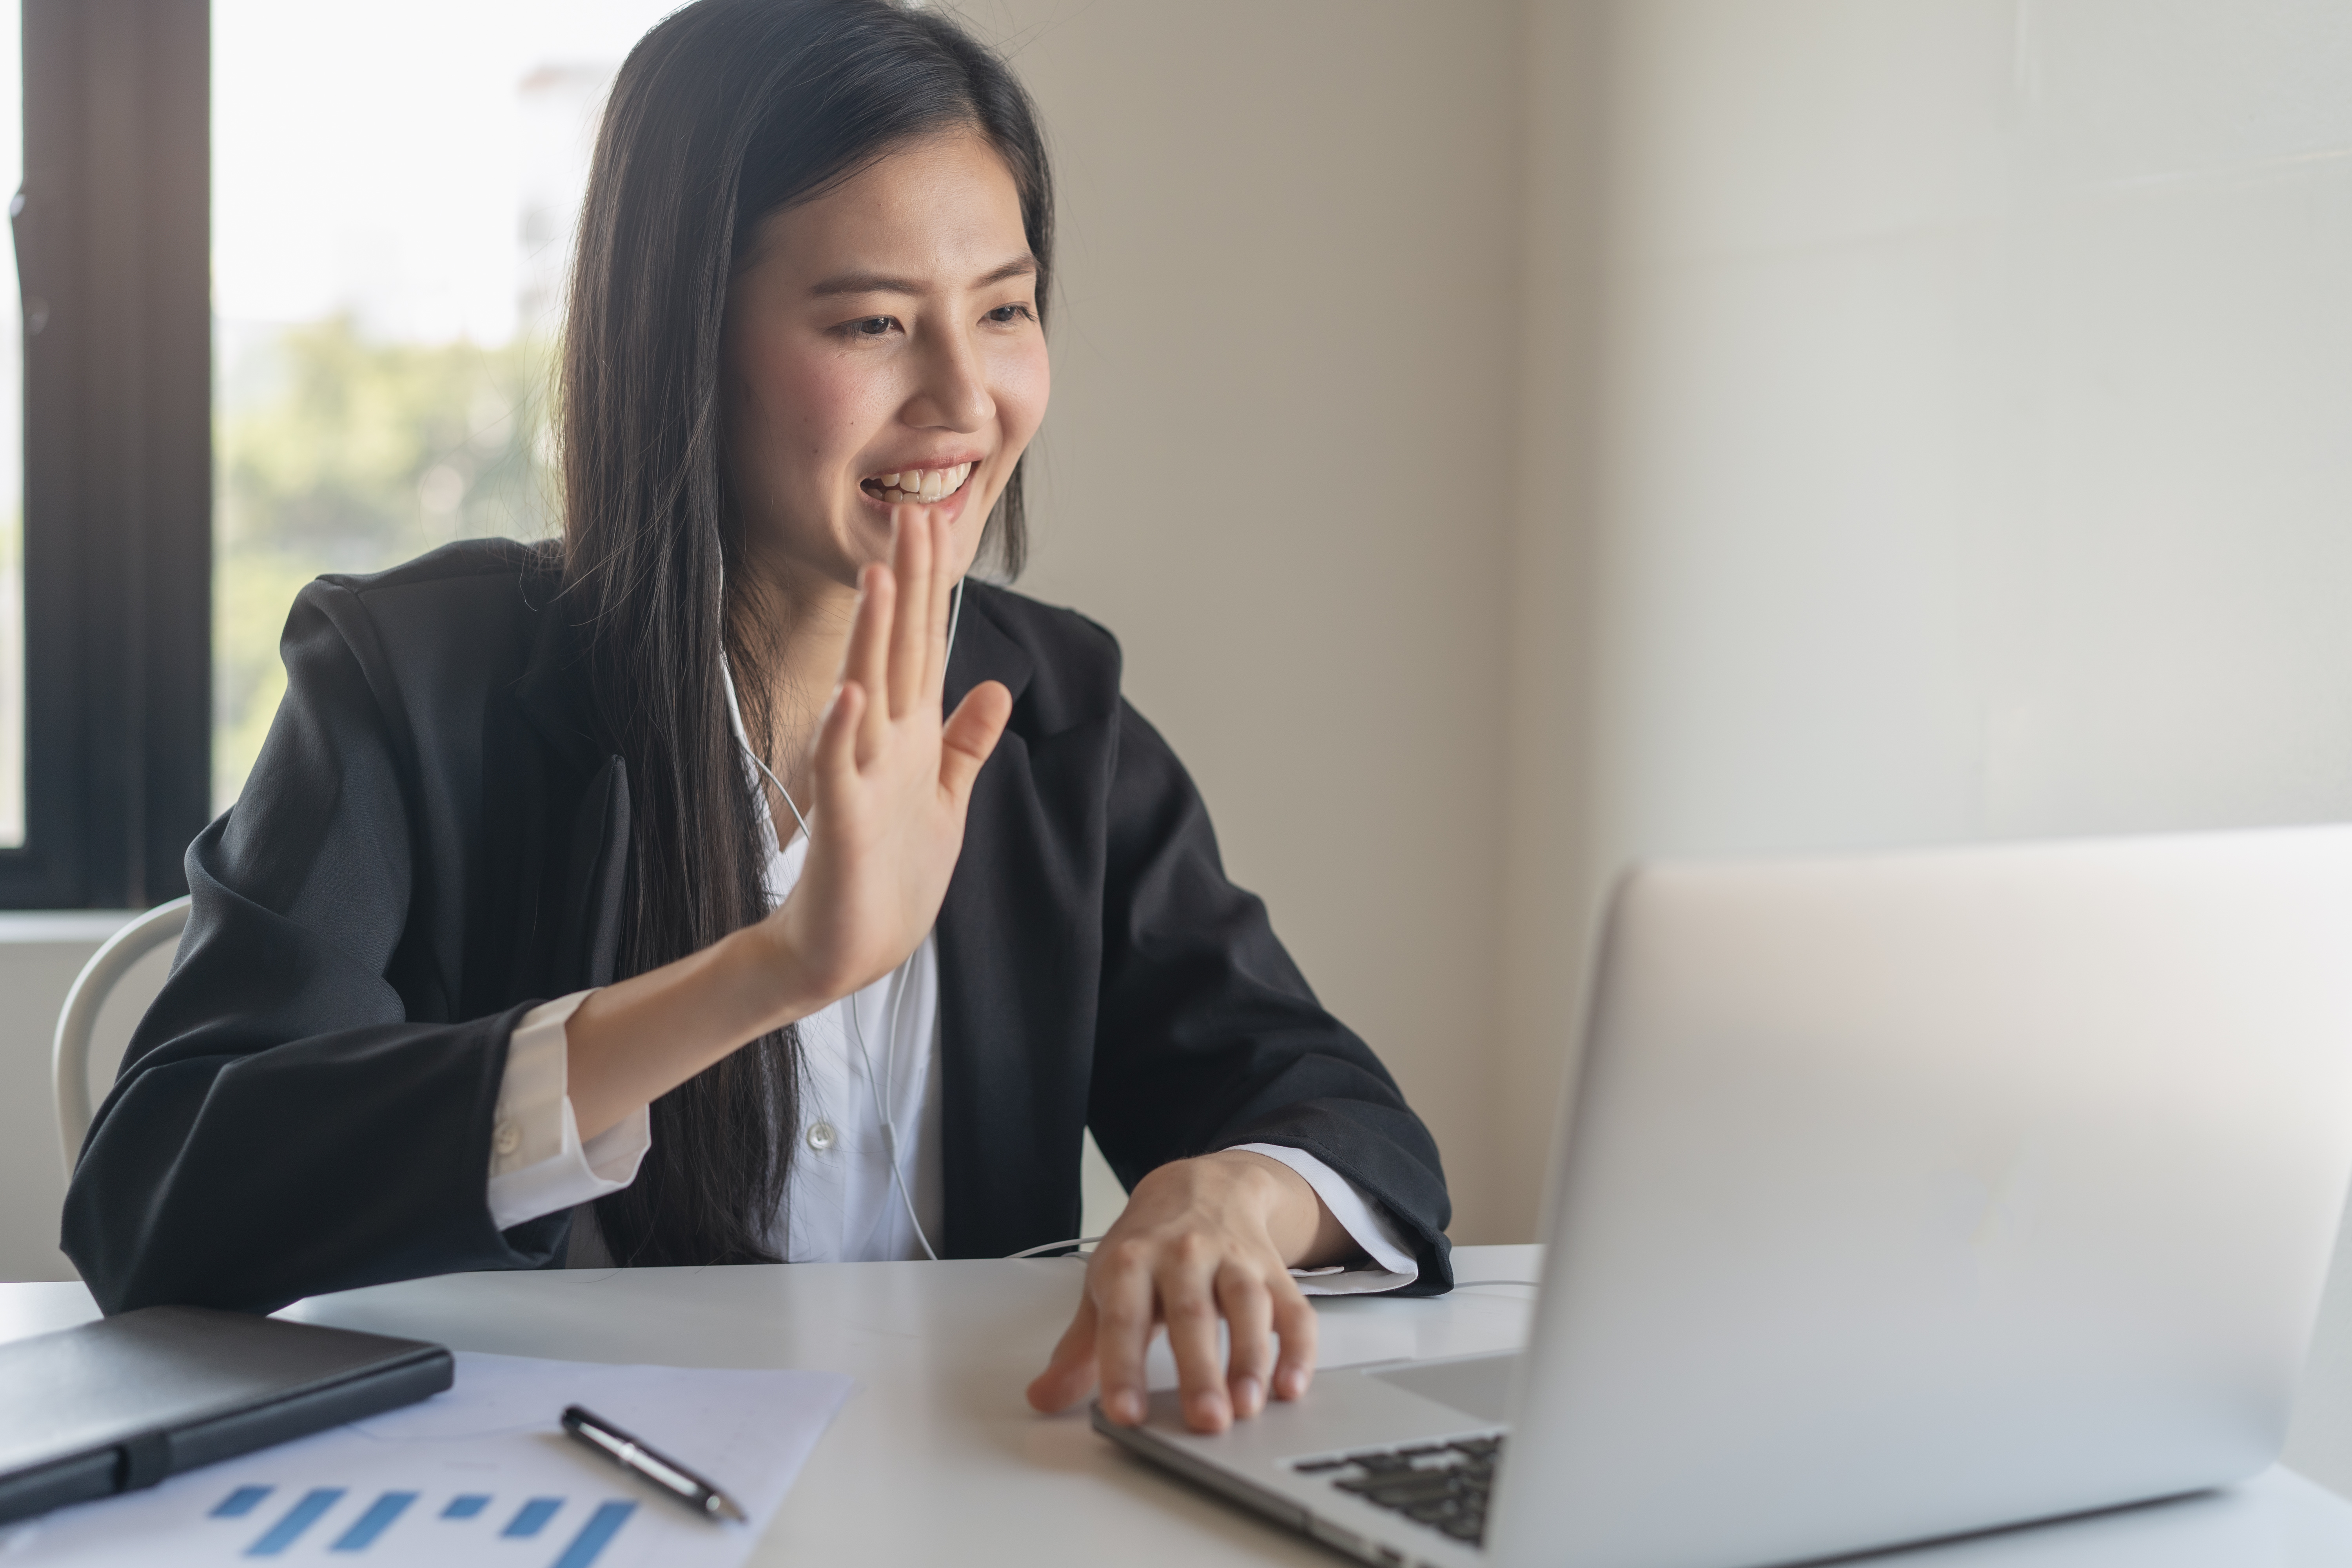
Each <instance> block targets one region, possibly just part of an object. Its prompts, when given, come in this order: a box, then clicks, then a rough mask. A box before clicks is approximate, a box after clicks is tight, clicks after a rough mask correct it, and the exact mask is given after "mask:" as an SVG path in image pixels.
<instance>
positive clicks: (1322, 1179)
mask: <svg viewBox="0 0 2352 1568" xmlns="http://www.w3.org/2000/svg"><path fill="white" fill-rule="evenodd" d="M1234 1147H1235V1148H1236V1149H1241V1150H1244V1151H1246V1152H1249V1153H1252V1154H1263V1155H1265V1157H1266V1158H1267V1159H1269V1160H1272V1161H1275V1162H1276V1163H1279V1164H1284V1165H1287V1166H1289V1167H1290V1168H1291V1169H1292V1170H1294V1171H1296V1172H1297V1173H1299V1175H1300V1176H1301V1177H1303V1178H1304V1179H1305V1180H1306V1183H1307V1185H1308V1186H1310V1187H1313V1188H1314V1189H1315V1195H1316V1196H1317V1197H1318V1198H1321V1199H1322V1200H1323V1206H1324V1207H1325V1208H1327V1209H1329V1210H1330V1211H1331V1217H1332V1218H1333V1219H1336V1220H1338V1221H1339V1228H1340V1229H1342V1230H1344V1231H1346V1232H1347V1233H1348V1236H1349V1239H1350V1240H1352V1241H1353V1242H1355V1244H1356V1245H1357V1246H1358V1247H1361V1248H1362V1249H1363V1252H1364V1256H1365V1257H1367V1258H1370V1259H1371V1260H1372V1261H1371V1266H1370V1268H1339V1267H1337V1266H1334V1267H1332V1268H1314V1269H1302V1268H1294V1269H1292V1270H1291V1271H1290V1273H1291V1277H1292V1278H1293V1279H1297V1281H1298V1289H1299V1292H1300V1293H1301V1294H1302V1295H1307V1296H1362V1295H1368V1294H1370V1292H1372V1291H1375V1290H1396V1289H1402V1288H1403V1287H1404V1286H1407V1285H1410V1284H1412V1282H1413V1281H1414V1280H1416V1279H1420V1278H1421V1265H1420V1264H1419V1263H1418V1262H1416V1261H1415V1260H1414V1258H1413V1255H1412V1247H1409V1246H1407V1245H1406V1244H1405V1241H1404V1238H1403V1237H1401V1236H1399V1235H1398V1234H1397V1228H1396V1225H1395V1223H1394V1222H1393V1221H1391V1219H1390V1218H1389V1215H1388V1211H1387V1210H1386V1209H1383V1208H1382V1207H1381V1205H1379V1204H1378V1203H1376V1202H1374V1201H1373V1200H1372V1199H1370V1198H1368V1197H1366V1196H1365V1195H1364V1194H1362V1193H1361V1192H1360V1191H1359V1190H1358V1189H1357V1186H1356V1184H1355V1183H1353V1182H1351V1181H1349V1180H1348V1178H1347V1177H1345V1176H1343V1175H1341V1174H1339V1172H1337V1171H1335V1170H1333V1169H1332V1168H1331V1167H1330V1166H1328V1165H1327V1164H1325V1163H1323V1162H1322V1161H1320V1160H1318V1159H1317V1158H1316V1157H1315V1156H1314V1155H1312V1154H1309V1153H1308V1152H1307V1151H1305V1150H1304V1149H1292V1148H1289V1147H1287V1146H1286V1145H1284V1144H1280V1143H1236V1144H1234Z"/></svg>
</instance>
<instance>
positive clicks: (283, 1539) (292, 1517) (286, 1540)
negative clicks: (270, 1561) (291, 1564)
mask: <svg viewBox="0 0 2352 1568" xmlns="http://www.w3.org/2000/svg"><path fill="white" fill-rule="evenodd" d="M342 1498H343V1489H342V1488H341V1487H312V1488H311V1489H310V1490H309V1491H307V1492H304V1493H303V1494H302V1500H301V1501H300V1502H298V1503H296V1504H295V1505H294V1506H293V1507H292V1508H289V1509H288V1510H286V1514H285V1517H284V1518H282V1519H280V1520H279V1521H278V1522H277V1523H276V1524H273V1525H271V1526H270V1527H269V1528H268V1530H266V1531H262V1533H261V1539H260V1540H258V1541H257V1542H254V1543H253V1544H252V1545H250V1546H248V1547H247V1548H246V1549H245V1554H246V1555H247V1557H275V1556H277V1555H278V1553H279V1552H283V1551H285V1550H286V1549H287V1548H288V1547H289V1546H291V1545H293V1544H294V1543H295V1542H297V1541H299V1540H300V1539H302V1532H303V1531H306V1530H308V1529H310V1527H311V1526H312V1525H314V1524H316V1523H318V1522H319V1516H320V1514H322V1513H324V1512H326V1511H327V1510H329V1509H331V1508H332V1507H334V1506H335V1504H337V1503H339V1502H341V1500H342Z"/></svg>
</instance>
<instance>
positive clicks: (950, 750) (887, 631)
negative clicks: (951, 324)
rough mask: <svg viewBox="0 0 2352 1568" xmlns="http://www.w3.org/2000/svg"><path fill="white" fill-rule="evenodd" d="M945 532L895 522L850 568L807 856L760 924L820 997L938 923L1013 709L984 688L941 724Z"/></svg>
mask: <svg viewBox="0 0 2352 1568" xmlns="http://www.w3.org/2000/svg"><path fill="white" fill-rule="evenodd" d="M947 528H948V525H947V523H945V522H944V521H940V519H939V518H937V517H936V516H934V515H933V514H932V513H931V511H930V510H929V509H927V508H921V507H902V508H899V509H898V511H897V512H896V513H895V514H894V517H893V524H892V542H891V552H890V554H891V559H890V564H889V565H887V566H879V565H877V566H868V567H866V569H865V570H864V572H862V573H861V574H859V578H858V590H859V593H858V604H857V616H856V621H855V622H854V623H853V624H852V625H851V627H850V632H849V647H848V652H847V654H846V655H845V658H844V659H843V665H842V678H841V685H840V689H838V690H837V691H836V692H835V695H834V699H833V704H832V706H831V708H830V709H828V710H827V711H826V713H825V716H824V721H823V723H822V724H821V725H820V726H819V728H818V731H817V742H816V754H815V759H814V768H813V773H814V782H815V809H814V811H813V812H811V813H810V817H809V825H808V826H809V851H808V862H807V865H806V866H805V868H803V871H802V873H801V879H800V882H799V884H798V885H797V886H796V887H794V888H793V893H792V896H791V897H790V898H789V899H787V900H785V901H784V902H783V904H782V906H781V907H780V908H779V909H777V910H776V911H775V912H774V913H773V914H772V915H771V916H769V917H768V921H767V923H768V925H769V926H770V927H771V929H772V935H773V936H774V937H775V939H776V940H777V941H778V942H780V944H781V945H782V947H783V948H784V949H785V951H786V952H789V953H790V954H791V958H792V963H793V968H794V969H795V970H797V971H798V972H799V978H800V980H801V982H802V984H805V985H807V986H809V987H811V988H812V989H813V990H814V991H815V992H817V993H818V994H821V995H822V997H823V998H824V1000H826V1001H830V1000H832V999H834V998H836V997H840V996H845V995H847V994H849V993H851V992H853V991H856V990H858V989H859V988H861V987H863V986H866V985H868V984H872V983H873V982H874V981H876V980H877V979H879V978H881V977H882V976H883V975H885V974H887V973H889V972H890V971H891V970H893V969H895V968H897V967H898V965H899V964H900V963H904V962H905V961H906V958H907V955H908V953H910V952H913V951H914V950H915V947H916V945H917V944H918V943H919V942H921V941H922V940H923V938H924V937H925V935H927V934H928V933H929V931H930V929H931V926H932V924H933V922H934V921H937V920H938V919H939V912H940V900H942V899H944V898H945V897H946V896H947V888H948V879H949V878H950V876H951V875H953V873H954V871H955V863H956V856H957V854H958V852H959V851H960V850H961V848H962V846H963V825H964V811H965V808H966V806H967V805H969V803H970V801H971V784H972V780H973V779H974V778H975V777H977V776H978V775H979V773H980V768H981V764H982V763H985V762H986V761H987V760H988V757H989V753H990V752H992V751H994V750H995V749H996V742H997V738H998V737H999V736H1000V735H1002V734H1003V732H1004V724H1005V721H1006V720H1007V719H1008V718H1009V717H1010V716H1011V714H1012V711H1013V697H1012V694H1011V693H1010V692H1008V691H1007V690H1005V689H1004V687H1003V685H1002V684H1000V683H999V682H996V681H993V680H990V681H983V682H982V683H981V684H980V685H979V686H976V687H974V688H973V689H971V692H970V693H969V694H968V695H966V696H965V698H964V700H963V701H962V702H961V704H959V705H958V706H957V708H956V710H955V714H954V716H953V717H952V718H950V719H948V720H947V721H945V722H944V723H942V722H941V721H940V710H941V709H942V707H943V706H944V692H945V689H946V683H947V663H948V618H949V613H950V603H951V600H952V598H953V595H954V588H955V579H954V575H953V573H952V571H951V570H950V565H949V559H950V558H949V553H948V552H947V550H946V548H945V545H946V542H947V541H946V538H945V534H946V532H947Z"/></svg>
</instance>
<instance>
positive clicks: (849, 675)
mask: <svg viewBox="0 0 2352 1568" xmlns="http://www.w3.org/2000/svg"><path fill="white" fill-rule="evenodd" d="M897 604H898V583H897V582H896V581H895V580H894V579H893V577H892V575H891V574H890V573H889V572H888V571H887V570H885V569H884V568H882V567H879V566H868V567H866V569H865V570H864V571H863V572H861V573H859V574H857V616H856V619H855V620H853V621H852V622H851V623H850V626H849V650H848V652H847V653H846V654H845V656H844V657H843V659H842V667H841V679H842V680H843V681H844V682H845V683H849V682H855V683H856V685H858V686H862V687H864V688H865V689H866V696H867V697H868V698H870V699H873V700H871V701H868V702H866V704H865V705H864V712H863V715H862V717H863V719H864V722H863V723H861V724H860V725H859V726H858V730H857V761H858V763H859V764H860V765H861V766H862V765H863V764H865V763H870V762H872V761H873V760H874V759H875V758H876V757H877V756H878V755H880V754H881V751H882V745H883V742H884V741H885V740H886V739H887V731H888V725H889V722H890V715H889V703H888V702H887V700H885V694H886V693H887V691H888V689H889V688H888V686H887V681H888V679H889V654H890V625H891V620H892V618H893V617H892V612H893V611H894V609H895V608H896V607H897Z"/></svg>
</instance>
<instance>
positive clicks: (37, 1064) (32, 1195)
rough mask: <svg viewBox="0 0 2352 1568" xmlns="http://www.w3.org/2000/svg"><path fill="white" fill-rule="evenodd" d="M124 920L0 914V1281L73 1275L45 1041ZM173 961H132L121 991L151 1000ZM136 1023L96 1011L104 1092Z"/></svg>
mask: <svg viewBox="0 0 2352 1568" xmlns="http://www.w3.org/2000/svg"><path fill="white" fill-rule="evenodd" d="M128 919H130V916H128V915H126V914H123V913H121V912H119V911H116V910H76V911H73V912H70V913H66V914H24V913H17V912H14V911H10V912H0V1279H73V1278H75V1275H74V1269H73V1265H72V1264H70V1263H68V1262H67V1261H66V1256H65V1254H64V1253H62V1252H59V1251H58V1209H59V1207H60V1205H63V1204H64V1202H65V1195H66V1176H65V1161H64V1153H63V1151H62V1150H61V1149H60V1148H59V1147H58V1120H57V1110H56V1107H57V1100H56V1098H55V1097H54V1095H53V1094H52V1093H51V1091H50V1087H49V1042H50V1039H51V1037H53V1035H54V1034H55V1032H56V1029H57V1026H58V1011H59V1009H61V1008H62V1007H64V1005H65V1000H66V993H67V991H68V990H69V989H71V987H72V985H73V982H74V976H75V975H77V974H79V973H81V966H82V965H83V964H85V963H89V955H90V954H91V953H93V952H97V951H98V947H99V944H100V942H104V941H105V940H106V939H107V938H108V937H110V936H112V935H113V934H114V932H115V931H116V930H117V929H118V928H119V927H120V926H121V924H122V922H123V921H126V920H128ZM170 961H171V950H170V949H169V948H165V949H164V950H163V951H162V952H157V953H153V954H151V955H150V956H149V957H148V958H147V959H146V960H144V961H142V963H138V964H135V965H133V966H132V969H131V973H130V974H128V975H126V976H124V979H123V984H122V985H121V988H120V989H121V994H122V995H123V996H124V997H125V998H126V999H127V998H130V997H131V996H133V995H141V996H143V995H149V994H152V993H153V990H154V987H155V986H156V985H157V984H161V983H162V979H163V970H164V969H165V968H168V967H169V965H170ZM136 1022H137V1018H136V1009H135V1008H131V1007H108V1008H106V1009H105V1010H104V1011H102V1012H101V1013H100V1015H99V1020H98V1028H97V1030H96V1031H95V1033H93V1035H92V1036H91V1040H90V1047H91V1049H90V1061H91V1066H92V1068H94V1069H95V1071H94V1072H93V1074H92V1079H93V1083H94V1086H95V1087H96V1088H97V1089H99V1091H100V1093H103V1092H104V1088H105V1086H106V1085H107V1084H110V1083H111V1082H113V1081H114V1064H115V1063H116V1062H118V1061H120V1060H121V1058H122V1047H123V1046H124V1044H125V1043H126V1042H127V1041H129V1039H130V1038H131V1026H132V1025H133V1024H135V1023H136Z"/></svg>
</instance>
